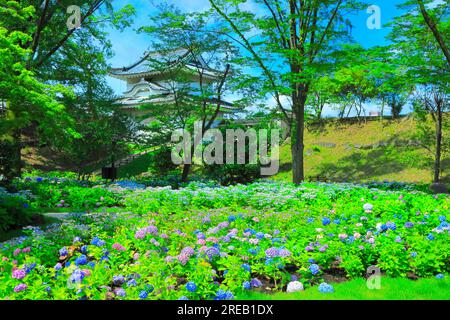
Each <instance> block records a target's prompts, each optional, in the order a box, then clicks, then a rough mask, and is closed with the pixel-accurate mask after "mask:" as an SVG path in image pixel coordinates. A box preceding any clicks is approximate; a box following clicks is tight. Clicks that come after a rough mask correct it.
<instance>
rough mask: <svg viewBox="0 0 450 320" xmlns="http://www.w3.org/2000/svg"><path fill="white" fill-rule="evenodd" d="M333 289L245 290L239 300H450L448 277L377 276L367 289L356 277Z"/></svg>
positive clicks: (363, 282) (363, 281) (363, 280)
mask: <svg viewBox="0 0 450 320" xmlns="http://www.w3.org/2000/svg"><path fill="white" fill-rule="evenodd" d="M333 287H334V293H321V292H319V291H318V286H313V287H310V288H307V289H305V291H301V292H295V293H285V292H282V293H274V294H269V293H262V292H255V291H248V292H247V293H246V294H244V295H242V296H238V299H243V300H450V278H449V275H446V276H445V277H444V279H436V278H428V279H419V280H410V279H403V278H387V277H382V278H381V288H380V289H369V288H368V287H367V283H366V279H363V278H358V279H353V280H350V281H347V282H343V283H338V284H333Z"/></svg>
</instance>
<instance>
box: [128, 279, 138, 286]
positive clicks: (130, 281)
mask: <svg viewBox="0 0 450 320" xmlns="http://www.w3.org/2000/svg"><path fill="white" fill-rule="evenodd" d="M127 286H129V287H136V286H137V282H136V280H135V279H131V280H129V281H128V282H127Z"/></svg>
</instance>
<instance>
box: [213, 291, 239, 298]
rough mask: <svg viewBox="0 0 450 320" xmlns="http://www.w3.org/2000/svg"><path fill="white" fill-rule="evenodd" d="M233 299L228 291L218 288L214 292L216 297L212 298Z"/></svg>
mask: <svg viewBox="0 0 450 320" xmlns="http://www.w3.org/2000/svg"><path fill="white" fill-rule="evenodd" d="M232 299H234V295H233V294H232V293H231V292H230V291H224V290H222V289H219V291H217V293H216V297H215V298H214V300H232Z"/></svg>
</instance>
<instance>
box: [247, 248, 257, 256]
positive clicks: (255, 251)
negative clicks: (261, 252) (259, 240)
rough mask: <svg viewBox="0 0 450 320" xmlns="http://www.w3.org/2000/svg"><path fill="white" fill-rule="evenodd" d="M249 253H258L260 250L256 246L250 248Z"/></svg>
mask: <svg viewBox="0 0 450 320" xmlns="http://www.w3.org/2000/svg"><path fill="white" fill-rule="evenodd" d="M248 253H250V254H253V255H256V254H257V253H258V251H257V250H256V249H254V248H251V249H248Z"/></svg>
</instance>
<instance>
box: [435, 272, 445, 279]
mask: <svg viewBox="0 0 450 320" xmlns="http://www.w3.org/2000/svg"><path fill="white" fill-rule="evenodd" d="M436 279H444V275H443V274H442V273H439V274H437V275H436Z"/></svg>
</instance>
